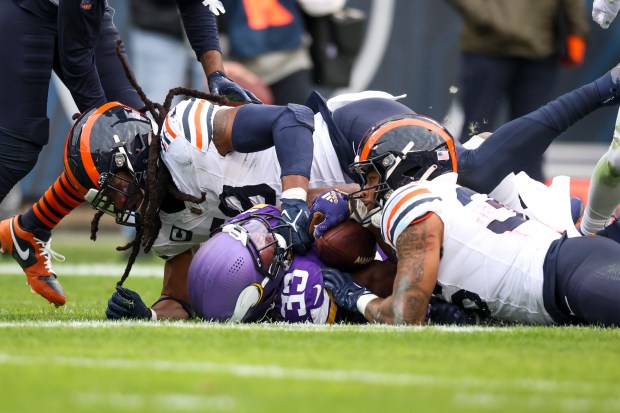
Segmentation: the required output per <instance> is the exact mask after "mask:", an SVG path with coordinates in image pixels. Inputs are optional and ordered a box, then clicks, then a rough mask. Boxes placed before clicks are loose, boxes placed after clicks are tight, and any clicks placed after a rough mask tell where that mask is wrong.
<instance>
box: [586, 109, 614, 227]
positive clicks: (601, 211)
mask: <svg viewBox="0 0 620 413" xmlns="http://www.w3.org/2000/svg"><path fill="white" fill-rule="evenodd" d="M618 204H620V110H619V111H618V117H617V118H616V128H615V130H614V136H613V139H612V141H611V145H609V149H608V150H607V152H606V153H605V154H604V155H603V156H602V157H601V159H600V160H599V161H598V163H597V164H596V166H595V167H594V171H593V172H592V177H591V179H590V190H589V192H588V203H587V205H586V208H585V211H584V213H583V218H582V219H581V232H582V233H583V234H588V233H589V234H592V233H595V232H596V231H598V230H600V229H603V228H604V227H605V225H607V223H608V222H609V218H610V217H611V215H612V214H613V213H614V211H615V210H616V208H617V207H618Z"/></svg>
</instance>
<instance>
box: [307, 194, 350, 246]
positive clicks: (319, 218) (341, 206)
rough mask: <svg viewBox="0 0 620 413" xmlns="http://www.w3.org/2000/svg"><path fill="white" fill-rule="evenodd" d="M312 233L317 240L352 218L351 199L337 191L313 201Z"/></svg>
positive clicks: (311, 211) (311, 212) (311, 208)
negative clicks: (329, 230)
mask: <svg viewBox="0 0 620 413" xmlns="http://www.w3.org/2000/svg"><path fill="white" fill-rule="evenodd" d="M310 216H311V217H312V220H311V221H310V232H311V233H312V235H314V238H315V239H318V238H321V237H322V236H323V234H325V232H326V231H327V230H328V229H330V228H333V227H335V226H336V225H338V224H341V223H343V222H344V221H346V220H347V219H349V218H350V217H351V207H350V205H349V197H348V196H347V194H345V193H344V192H342V191H339V190H337V189H334V190H331V191H326V192H323V193H322V194H321V195H319V196H318V197H316V198H315V199H314V201H312V206H311V207H310Z"/></svg>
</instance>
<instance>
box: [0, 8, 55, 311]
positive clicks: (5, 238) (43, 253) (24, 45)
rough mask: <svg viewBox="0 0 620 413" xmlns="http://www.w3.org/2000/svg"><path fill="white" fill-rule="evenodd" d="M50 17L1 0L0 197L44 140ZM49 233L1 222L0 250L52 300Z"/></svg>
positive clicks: (52, 23)
mask: <svg viewBox="0 0 620 413" xmlns="http://www.w3.org/2000/svg"><path fill="white" fill-rule="evenodd" d="M55 38H56V21H55V19H51V20H45V19H42V18H40V17H38V16H35V15H33V14H31V13H29V12H28V11H26V10H24V9H22V8H20V7H18V6H17V5H16V4H15V2H12V1H6V2H1V3H0V39H2V41H0V54H1V55H2V56H3V59H5V61H8V62H11V64H5V65H0V81H1V82H2V86H1V87H0V142H1V143H2V145H3V150H2V151H0V200H1V199H2V198H4V196H5V195H6V194H7V193H8V191H9V190H10V189H11V188H12V187H13V186H14V185H15V184H16V183H17V182H18V181H19V180H21V178H23V177H24V176H25V175H26V174H27V173H29V172H30V171H31V170H32V168H33V167H34V165H35V164H36V161H37V158H38V156H39V153H40V151H41V148H42V146H43V145H45V144H46V143H47V141H48V133H49V120H48V118H47V97H48V88H49V82H50V78H51V73H52V65H53V61H54V45H55ZM50 238H51V233H50V231H49V230H46V229H45V228H42V229H41V230H37V231H33V232H30V231H26V230H24V229H23V228H22V227H21V226H20V223H19V219H18V217H12V218H9V219H6V220H4V221H2V222H0V251H1V252H3V253H7V254H12V256H13V257H14V258H15V260H16V261H17V262H18V263H19V264H20V266H21V267H22V268H23V269H24V272H25V273H26V276H27V280H28V284H29V285H30V286H31V288H32V289H33V291H35V292H36V293H38V294H40V295H42V296H43V297H44V298H45V299H47V300H48V301H49V302H51V303H54V304H56V305H62V304H64V303H65V293H64V291H63V289H62V286H61V285H60V283H59V282H58V280H57V279H56V274H54V272H53V271H52V270H51V265H50V257H54V256H57V255H56V254H55V253H54V252H53V251H52V250H51V249H50Z"/></svg>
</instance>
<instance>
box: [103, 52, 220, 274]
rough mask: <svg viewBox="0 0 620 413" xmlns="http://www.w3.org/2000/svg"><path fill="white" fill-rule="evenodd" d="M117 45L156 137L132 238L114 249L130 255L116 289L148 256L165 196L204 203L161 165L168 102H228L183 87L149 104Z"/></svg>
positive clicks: (172, 90)
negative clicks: (138, 259)
mask: <svg viewBox="0 0 620 413" xmlns="http://www.w3.org/2000/svg"><path fill="white" fill-rule="evenodd" d="M121 43H122V41H121V40H118V41H117V42H116V55H117V57H118V58H119V59H120V61H121V63H122V65H123V69H124V70H125V74H126V75H127V78H128V79H129V82H130V83H131V85H132V86H133V87H134V88H135V89H136V91H137V92H138V95H139V96H140V98H141V99H142V101H143V102H144V104H145V106H144V108H142V109H141V110H140V111H141V112H145V111H148V112H149V113H150V114H151V116H152V117H153V119H154V120H155V123H156V125H157V129H156V131H157V133H156V134H154V135H153V136H152V138H151V141H150V142H149V148H148V151H149V153H148V160H147V166H146V190H145V191H144V201H143V202H142V204H141V205H140V208H139V210H138V211H137V212H138V213H137V215H136V237H135V238H134V240H133V241H131V242H129V243H128V244H126V245H124V246H119V247H117V248H116V249H117V251H126V250H128V249H131V253H130V254H129V258H128V260H127V266H126V267H125V272H124V273H123V276H122V277H121V279H120V281H119V282H118V283H117V284H118V285H123V283H124V282H125V280H126V279H127V277H128V276H129V273H130V272H131V268H132V267H133V264H134V263H135V261H136V257H137V256H138V254H139V253H140V248H141V247H142V248H143V250H144V252H145V253H148V252H149V251H150V250H151V247H152V246H153V244H154V243H155V240H156V239H157V235H158V234H159V230H160V229H161V219H160V218H159V209H160V206H161V204H162V202H163V200H164V198H165V196H166V194H170V195H171V196H173V197H174V198H175V199H178V200H180V201H187V202H193V203H197V204H199V203H202V202H204V200H205V199H206V193H204V192H202V193H201V194H200V196H199V197H196V196H194V195H190V194H186V193H183V192H181V191H179V190H178V189H177V187H176V186H175V185H174V183H173V182H172V177H171V175H170V172H169V171H168V168H166V165H165V164H164V162H163V161H161V158H160V154H161V133H162V130H163V124H164V121H165V120H166V116H167V115H168V112H169V111H170V107H171V105H172V100H173V99H174V97H175V96H179V95H184V96H189V97H195V98H199V99H206V100H209V101H211V102H213V103H215V104H218V105H226V104H227V103H228V99H226V98H225V97H224V96H218V95H213V94H210V93H204V92H201V91H198V90H194V89H188V88H184V87H177V88H173V89H170V90H169V91H168V94H167V95H166V98H165V100H164V103H163V104H159V103H154V102H152V101H151V100H149V99H148V98H147V97H146V95H145V93H144V91H143V90H142V88H141V87H140V85H138V82H137V81H136V78H135V76H134V74H133V72H132V71H131V69H130V67H129V64H128V63H127V60H126V59H125V56H123V54H122V53H121V51H120V45H121ZM94 221H95V220H94V219H93V222H94Z"/></svg>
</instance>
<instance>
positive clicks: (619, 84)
mask: <svg viewBox="0 0 620 413" xmlns="http://www.w3.org/2000/svg"><path fill="white" fill-rule="evenodd" d="M595 83H596V87H597V88H598V92H599V95H600V97H601V104H602V105H603V106H614V105H617V104H618V103H620V64H619V65H617V66H616V67H614V68H613V69H611V70H610V71H609V72H607V73H605V74H604V75H603V76H601V77H600V78H598V79H597V80H596V81H595Z"/></svg>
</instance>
